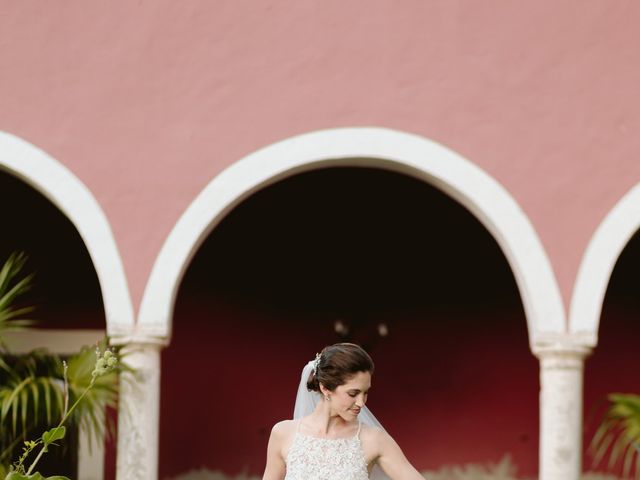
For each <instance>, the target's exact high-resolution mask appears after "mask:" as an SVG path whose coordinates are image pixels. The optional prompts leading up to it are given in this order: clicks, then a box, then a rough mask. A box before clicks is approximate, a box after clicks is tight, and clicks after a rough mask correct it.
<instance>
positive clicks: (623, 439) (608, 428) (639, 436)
mask: <svg viewBox="0 0 640 480" xmlns="http://www.w3.org/2000/svg"><path fill="white" fill-rule="evenodd" d="M608 400H609V407H608V408H607V410H606V412H605V414H604V417H603V420H602V422H601V424H600V426H599V427H598V429H597V431H596V433H595V435H594V436H593V439H592V440H591V444H590V445H589V451H590V452H591V453H592V455H593V465H594V467H597V466H598V465H599V464H600V463H601V461H602V460H603V459H604V458H605V457H606V456H608V457H609V458H608V460H609V461H608V462H607V463H608V468H609V469H613V468H614V467H615V466H616V464H618V463H619V462H622V471H623V475H628V474H629V472H630V471H631V468H632V465H634V464H635V468H636V475H640V396H638V395H633V394H622V393H613V394H611V395H609V396H608Z"/></svg>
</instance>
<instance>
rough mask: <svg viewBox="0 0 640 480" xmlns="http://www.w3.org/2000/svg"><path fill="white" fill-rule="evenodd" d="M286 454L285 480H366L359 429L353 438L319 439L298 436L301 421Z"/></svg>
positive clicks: (300, 434)
mask: <svg viewBox="0 0 640 480" xmlns="http://www.w3.org/2000/svg"><path fill="white" fill-rule="evenodd" d="M297 423H298V425H297V426H296V433H295V435H294V437H293V442H292V444H291V446H290V447H289V451H288V452H287V459H286V462H285V463H286V465H287V473H286V475H285V477H284V479H285V480H368V479H369V471H368V470H367V462H366V460H365V458H364V453H363V451H362V443H361V441H360V427H361V424H358V432H357V433H356V434H355V435H354V436H353V437H348V438H318V437H312V436H309V435H305V434H302V433H300V431H299V430H300V420H298V422H297Z"/></svg>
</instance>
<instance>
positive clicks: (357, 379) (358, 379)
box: [329, 372, 371, 421]
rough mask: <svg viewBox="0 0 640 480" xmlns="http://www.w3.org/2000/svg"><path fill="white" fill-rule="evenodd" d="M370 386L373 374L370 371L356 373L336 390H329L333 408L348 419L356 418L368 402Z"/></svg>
mask: <svg viewBox="0 0 640 480" xmlns="http://www.w3.org/2000/svg"><path fill="white" fill-rule="evenodd" d="M370 388H371V374H370V373H369V372H358V373H356V374H355V375H353V376H352V377H350V378H349V379H348V380H347V381H346V383H344V384H342V385H340V386H338V387H336V389H335V391H333V392H329V395H330V396H331V401H330V402H331V409H332V410H333V412H334V413H337V414H338V415H340V416H341V417H342V418H343V419H345V420H346V421H352V420H354V419H355V418H357V417H358V413H360V409H361V408H362V407H364V404H365V403H366V402H367V395H368V394H369V389H370Z"/></svg>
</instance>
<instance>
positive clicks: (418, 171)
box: [138, 128, 566, 344]
mask: <svg viewBox="0 0 640 480" xmlns="http://www.w3.org/2000/svg"><path fill="white" fill-rule="evenodd" d="M335 166H362V167H375V168H383V169H387V170H392V171H395V172H400V173H404V174H407V175H410V176H412V177H415V178H418V179H421V180H423V181H425V182H427V183H429V184H431V185H434V186H435V187H437V188H439V189H440V190H442V191H444V192H445V193H446V194H447V195H449V196H451V197H453V198H454V199H455V200H457V201H458V202H460V203H461V204H462V205H464V206H465V207H466V208H467V209H468V210H469V211H470V212H471V213H472V214H473V215H475V216H476V217H477V218H478V219H479V220H480V221H481V222H482V223H483V224H484V225H485V227H486V228H487V229H488V230H489V232H490V233H491V234H492V235H493V236H494V238H495V239H496V241H497V242H498V244H499V245H500V247H501V248H502V251H503V252H504V254H505V256H506V258H507V260H508V262H509V264H510V266H511V268H512V270H513V272H514V276H515V278H516V281H517V284H518V287H519V289H520V294H521V296H522V301H523V304H524V308H525V313H526V316H527V324H528V328H529V340H530V342H531V343H532V344H533V343H534V342H535V341H536V338H537V337H538V335H544V334H562V333H564V332H565V331H566V324H565V314H564V307H563V304H562V298H561V295H560V291H559V289H558V286H557V282H556V278H555V276H554V273H553V271H552V268H551V264H550V262H549V259H548V257H547V255H546V253H545V251H544V248H543V246H542V244H541V242H540V240H539V238H538V236H537V234H536V232H535V231H534V229H533V226H532V225H531V223H530V222H529V220H528V218H527V216H526V215H525V214H524V212H523V211H522V210H521V208H520V207H519V206H518V204H517V203H516V202H515V200H514V199H513V197H512V196H511V195H510V194H509V193H508V192H507V190H505V188H504V187H502V186H501V185H500V184H499V183H498V182H497V181H496V180H494V179H493V178H492V177H491V176H489V175H488V174H486V173H485V172H484V171H483V170H481V169H480V168H478V167H477V166H475V165H474V164H473V163H471V162H469V161H468V160H466V159H464V158H463V157H462V156H460V155H458V154H456V153H455V152H453V151H451V150H449V149H448V148H446V147H443V146H442V145H439V144H437V143H435V142H433V141H430V140H428V139H425V138H422V137H419V136H416V135H412V134H408V133H403V132H398V131H393V130H388V129H383V128H341V129H333V130H324V131H318V132H312V133H308V134H304V135H300V136H297V137H293V138H290V139H287V140H284V141H281V142H279V143H276V144H274V145H271V146H268V147H266V148H263V149H261V150H259V151H257V152H255V153H253V154H250V155H248V156H247V157H245V158H243V159H242V160H240V161H238V162H236V163H234V164H232V165H231V166H229V167H228V168H227V169H226V170H224V171H223V172H222V173H220V174H219V175H218V176H217V177H215V178H214V179H213V180H212V181H211V182H210V183H209V184H208V185H207V186H206V188H205V189H204V190H203V191H202V192H201V193H200V195H198V197H197V198H196V199H195V200H194V201H193V202H192V203H191V205H190V206H189V207H188V208H187V210H186V211H185V212H184V214H183V215H182V216H181V217H180V219H179V220H178V222H177V223H176V225H175V227H174V228H173V230H172V231H171V233H170V234H169V236H168V238H167V239H166V241H165V243H164V245H163V247H162V249H161V251H160V253H159V255H158V258H157V259H156V262H155V264H154V266H153V269H152V271H151V275H150V277H149V280H148V283H147V286H146V289H145V292H144V295H143V298H142V303H141V307H140V312H139V322H138V328H139V331H140V332H145V333H146V334H149V335H157V336H165V337H169V336H170V335H171V318H172V312H173V306H174V301H175V297H176V293H177V290H178V287H179V284H180V281H181V279H182V276H183V275H184V272H185V270H186V268H187V266H188V264H189V262H190V260H191V258H192V257H193V255H194V254H195V252H196V251H197V249H198V248H199V246H200V245H201V243H202V242H203V241H204V239H205V238H206V237H207V235H208V234H209V232H211V230H212V229H213V228H215V226H216V225H217V224H218V222H220V220H221V219H222V218H223V217H224V216H225V215H226V214H227V213H228V212H229V211H231V210H232V209H233V208H234V207H235V206H236V205H237V204H238V203H239V202H241V201H242V200H244V199H245V198H247V197H248V196H250V195H251V194H253V193H254V192H256V191H257V190H259V189H262V188H264V187H266V186H268V185H270V184H272V183H274V182H276V181H278V180H281V179H283V178H286V177H289V176H291V175H294V174H296V173H300V172H304V171H309V170H314V169H317V168H321V167H335Z"/></svg>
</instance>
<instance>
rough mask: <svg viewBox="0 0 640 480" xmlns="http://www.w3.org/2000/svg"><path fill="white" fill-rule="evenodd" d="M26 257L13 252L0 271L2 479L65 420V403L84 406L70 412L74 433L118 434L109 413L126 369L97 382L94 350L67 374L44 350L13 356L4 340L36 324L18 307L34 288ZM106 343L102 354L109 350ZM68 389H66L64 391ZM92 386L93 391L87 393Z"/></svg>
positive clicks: (74, 359)
mask: <svg viewBox="0 0 640 480" xmlns="http://www.w3.org/2000/svg"><path fill="white" fill-rule="evenodd" d="M26 260H27V257H26V255H24V254H23V253H14V254H12V255H10V256H9V258H8V259H7V260H6V261H5V262H4V264H3V265H2V266H1V267H0V478H4V476H5V475H6V472H7V471H8V469H9V468H10V464H11V459H12V458H13V457H14V456H15V455H17V454H18V453H19V449H20V447H21V446H22V445H23V444H24V443H23V442H25V441H26V440H27V438H29V437H31V436H34V435H35V436H39V435H40V433H41V432H42V430H43V429H45V428H46V426H47V425H51V424H52V423H53V422H54V421H56V420H57V419H60V418H63V417H64V415H65V396H66V398H67V403H66V405H68V404H69V403H72V404H73V403H76V400H77V399H78V398H80V397H81V396H84V398H83V401H82V402H80V403H78V405H77V407H76V408H74V409H73V410H72V411H70V412H69V415H68V418H67V419H66V422H67V425H68V426H69V427H70V428H79V429H80V430H82V431H84V432H88V433H89V440H90V446H91V441H92V439H95V440H99V441H102V438H103V437H104V434H105V433H107V434H111V433H112V432H113V430H114V428H113V424H112V422H109V421H107V420H106V417H105V415H104V412H105V408H108V407H111V408H113V407H115V405H116V402H117V398H118V373H119V372H120V371H121V370H122V369H124V368H125V367H124V366H123V365H122V363H119V364H118V365H117V367H116V368H115V369H113V370H112V371H110V372H108V373H106V374H105V375H102V376H99V377H95V378H94V377H93V376H92V373H93V371H94V368H95V356H94V349H93V348H89V347H85V348H83V349H81V350H80V352H78V353H77V354H74V355H72V356H70V357H69V358H68V359H67V364H68V371H67V377H66V381H65V378H64V376H65V372H64V368H63V363H62V359H61V358H60V357H59V356H58V355H55V354H52V353H49V352H47V351H46V350H44V349H38V350H35V351H32V352H29V353H28V354H26V355H15V354H12V353H11V352H10V351H9V350H8V348H7V345H6V344H5V342H4V335H5V334H6V333H7V332H11V331H15V330H24V329H27V328H29V327H30V326H31V325H32V324H33V323H34V322H33V321H32V320H30V319H25V318H24V316H25V315H27V314H28V313H30V312H32V311H33V307H31V306H24V305H18V301H20V300H21V296H23V295H24V294H25V293H27V292H28V291H29V290H30V289H31V288H32V286H33V278H34V276H33V274H24V273H23V270H24V267H25V264H26ZM106 345H107V341H106V339H105V340H104V341H103V342H102V343H101V344H100V349H101V350H104V349H105V348H106ZM65 384H66V387H65ZM89 385H91V388H87V387H89Z"/></svg>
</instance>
